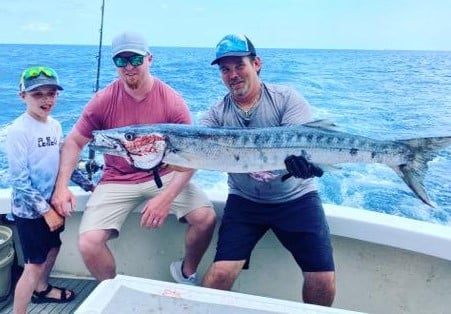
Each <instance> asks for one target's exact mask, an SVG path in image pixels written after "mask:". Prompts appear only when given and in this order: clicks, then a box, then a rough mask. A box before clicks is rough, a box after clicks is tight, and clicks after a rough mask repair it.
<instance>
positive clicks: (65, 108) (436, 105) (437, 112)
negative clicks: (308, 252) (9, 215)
mask: <svg viewBox="0 0 451 314" xmlns="http://www.w3.org/2000/svg"><path fill="white" fill-rule="evenodd" d="M151 50H152V53H153V55H154V61H153V64H152V66H151V71H152V73H153V74H154V75H156V76H158V77H159V78H160V79H162V80H163V81H165V82H167V83H168V84H170V85H171V86H172V87H174V88H175V89H176V90H178V91H179V92H180V93H181V94H182V95H183V96H184V98H185V99H186V101H187V103H188V105H189V106H190V109H191V110H192V113H193V117H194V120H195V121H196V122H197V121H198V119H199V117H200V116H201V115H202V113H203V112H205V110H206V109H207V108H208V107H209V106H210V105H211V104H213V103H214V102H215V101H216V100H218V99H220V98H221V97H223V95H224V94H225V93H226V89H225V87H224V86H223V85H222V81H221V79H220V76H219V73H218V70H217V67H215V66H210V62H211V60H212V59H213V55H214V51H213V49H210V48H172V47H171V48H169V47H155V48H152V49H151ZM97 52H98V47H96V46H63V45H60V46H58V45H0V59H1V60H3V62H2V71H1V73H0V106H1V107H0V108H1V109H2V114H1V115H0V188H4V187H7V186H8V177H7V169H6V167H7V163H6V157H5V154H4V148H3V143H4V141H5V128H6V126H7V125H8V124H9V123H10V122H11V121H12V120H13V119H14V118H15V117H17V116H18V115H20V114H21V113H22V112H23V110H24V105H23V104H22V103H21V101H20V99H19V98H18V96H17V89H18V80H19V76H20V73H21V71H22V70H23V69H24V68H25V67H28V66H32V65H49V66H52V67H53V68H55V69H56V70H57V72H58V73H59V75H60V80H61V84H62V85H63V87H64V88H65V90H64V91H63V92H62V93H61V94H60V97H59V100H58V105H57V107H56V108H55V109H54V112H53V116H55V117H56V118H57V119H59V120H60V121H61V123H62V125H63V129H64V132H65V133H66V134H67V133H68V132H69V131H70V129H71V128H72V126H73V124H74V123H75V121H76V120H77V118H78V116H79V114H80V112H81V110H82V109H83V107H84V105H85V104H86V102H87V101H88V100H89V99H90V97H91V96H92V95H93V92H94V90H95V86H96V74H97V58H96V57H97V54H98V53H97ZM258 52H259V54H260V56H261V57H262V59H263V70H262V73H261V77H262V79H263V80H264V81H266V82H271V83H278V84H286V85H290V86H292V87H294V88H296V89H297V90H298V91H299V92H300V93H301V94H303V95H304V97H305V98H306V99H307V100H308V101H309V103H310V104H311V106H312V108H313V111H314V116H315V118H316V119H328V120H331V121H333V122H335V123H336V124H337V125H338V126H339V128H340V129H341V130H343V131H345V132H349V133H354V134H358V135H364V136H368V137H372V138H375V139H386V140H395V139H406V138H413V137H428V136H450V135H451V52H434V51H385V50H381V51H369V50H302V49H259V50H258ZM115 77H116V72H115V69H114V66H113V64H112V62H111V59H110V47H109V46H104V47H103V49H102V57H101V66H100V79H99V86H100V88H102V87H104V86H106V85H107V84H108V83H109V82H110V81H111V80H113V79H114V78H115ZM86 155H87V152H86V151H85V152H84V156H86ZM97 159H98V161H99V162H101V156H97ZM450 173H451V147H448V148H446V149H444V150H442V151H440V152H439V155H438V157H437V158H436V159H434V160H433V161H432V162H430V163H429V171H428V173H427V176H426V179H425V186H426V189H427V191H428V194H429V196H430V198H431V199H432V201H433V202H435V203H436V204H437V205H436V207H435V208H431V207H429V206H427V205H425V204H423V203H422V202H421V201H419V200H418V199H417V198H416V197H415V196H414V195H413V194H412V192H411V191H410V189H409V188H408V187H407V186H406V185H405V184H404V182H403V181H402V180H401V179H400V178H399V177H398V176H397V175H396V174H395V173H394V172H393V170H391V169H390V168H388V167H386V166H385V165H380V164H372V165H365V164H349V165H344V166H343V167H342V169H341V170H337V171H333V172H330V173H326V174H325V175H324V176H323V177H322V178H319V179H318V180H317V182H318V186H319V189H320V193H321V197H322V199H323V201H324V202H325V203H333V204H339V205H345V206H352V207H358V208H362V210H371V211H376V212H384V213H388V214H391V215H396V216H402V217H408V218H412V219H418V220H424V221H430V222H433V223H438V224H445V225H449V224H451V179H450ZM194 180H195V181H196V182H197V183H198V184H199V185H200V186H201V187H203V188H204V189H205V190H208V191H209V192H210V193H212V194H214V195H218V196H225V195H226V192H227V185H226V175H225V174H223V173H219V172H213V171H202V170H200V171H198V172H197V174H196V176H195V178H194Z"/></svg>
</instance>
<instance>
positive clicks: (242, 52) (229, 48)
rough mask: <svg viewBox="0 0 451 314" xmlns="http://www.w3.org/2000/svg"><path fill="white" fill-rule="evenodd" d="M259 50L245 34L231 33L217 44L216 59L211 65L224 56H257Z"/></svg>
mask: <svg viewBox="0 0 451 314" xmlns="http://www.w3.org/2000/svg"><path fill="white" fill-rule="evenodd" d="M256 55H257V52H256V51H255V47H254V45H253V44H252V42H251V41H250V40H249V38H247V37H246V36H244V35H237V34H230V35H227V36H225V37H224V38H223V39H221V41H220V42H219V43H218V44H217V45H216V59H214V60H213V62H212V63H211V65H213V64H217V63H219V59H221V58H224V57H245V56H256Z"/></svg>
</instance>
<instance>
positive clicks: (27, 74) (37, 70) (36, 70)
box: [20, 67, 58, 82]
mask: <svg viewBox="0 0 451 314" xmlns="http://www.w3.org/2000/svg"><path fill="white" fill-rule="evenodd" d="M41 74H44V75H45V76H47V77H49V78H55V79H56V80H58V75H57V74H56V72H55V71H54V70H53V69H51V68H48V67H31V68H28V69H26V70H24V71H23V72H22V75H21V76H20V81H21V82H24V81H27V80H29V79H33V78H37V77H38V76H39V75H41Z"/></svg>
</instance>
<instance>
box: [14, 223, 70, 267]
mask: <svg viewBox="0 0 451 314" xmlns="http://www.w3.org/2000/svg"><path fill="white" fill-rule="evenodd" d="M14 221H15V224H16V226H17V233H18V234H19V239H20V244H21V247H22V253H23V257H24V263H25V264H42V263H44V262H45V260H46V259H47V255H48V253H49V251H50V249H52V248H55V247H60V246H61V238H60V233H61V232H62V231H63V230H64V226H62V227H61V228H59V229H57V230H55V231H53V232H52V231H50V229H49V226H48V225H47V223H46V222H45V220H44V218H42V217H40V218H36V219H27V218H21V217H17V216H16V215H14Z"/></svg>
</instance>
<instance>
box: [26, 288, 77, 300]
mask: <svg viewBox="0 0 451 314" xmlns="http://www.w3.org/2000/svg"><path fill="white" fill-rule="evenodd" d="M53 288H55V289H58V290H60V291H61V295H60V298H59V299H57V298H51V297H47V295H48V294H49V293H50V291H52V289H53ZM66 291H69V292H70V294H69V296H68V297H67V296H66ZM74 298H75V292H73V291H72V290H68V289H65V288H59V287H53V286H52V285H51V284H48V285H47V289H45V290H44V291H39V292H37V291H34V292H33V296H32V297H31V302H32V303H67V302H70V301H72V300H73V299H74Z"/></svg>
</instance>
